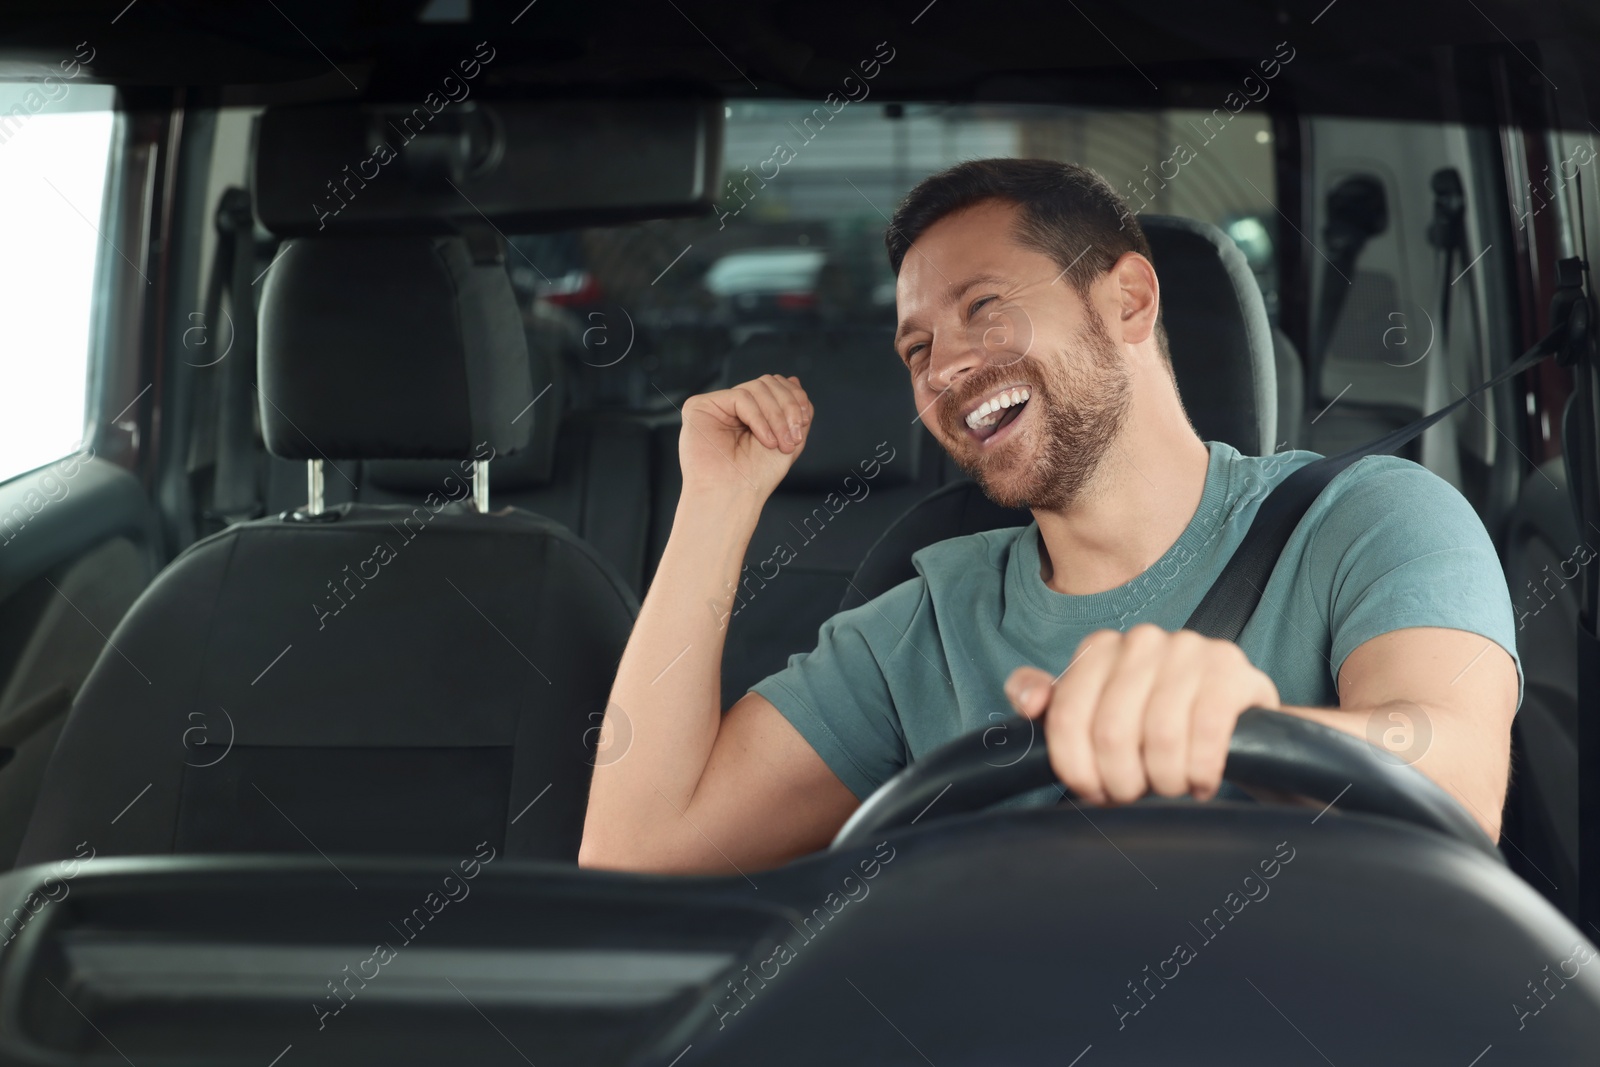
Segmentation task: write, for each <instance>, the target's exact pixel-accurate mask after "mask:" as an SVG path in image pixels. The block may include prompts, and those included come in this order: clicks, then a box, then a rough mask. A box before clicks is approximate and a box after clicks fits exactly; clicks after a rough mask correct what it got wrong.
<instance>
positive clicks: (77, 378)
mask: <svg viewBox="0 0 1600 1067" xmlns="http://www.w3.org/2000/svg"><path fill="white" fill-rule="evenodd" d="M63 69H66V68H63ZM72 69H74V70H81V68H79V67H78V64H76V63H73V64H72ZM41 73H43V71H41ZM113 97H114V90H113V89H111V88H110V87H109V86H102V85H90V84H86V83H78V82H74V81H73V79H72V78H71V77H69V76H65V75H61V74H52V75H51V76H50V77H48V78H45V79H44V80H43V81H38V82H13V83H9V84H0V244H3V247H4V249H5V254H4V255H3V256H0V382H3V383H4V387H3V388H0V481H5V480H7V479H10V478H14V477H16V476H17V475H19V474H22V473H24V472H25V471H30V470H33V469H35V468H38V467H41V466H44V465H45V464H47V463H50V462H51V461H52V460H56V459H60V458H61V457H63V456H66V455H68V454H70V453H72V452H75V451H77V450H78V449H79V448H80V447H81V446H82V444H83V436H84V424H85V409H86V403H85V401H86V397H87V391H88V383H89V344H90V337H91V329H90V328H91V320H92V318H93V314H94V304H95V291H94V283H95V275H96V265H97V263H98V262H99V261H100V259H101V258H102V257H104V256H116V255H118V254H119V253H118V252H117V251H116V250H114V249H113V248H112V247H111V246H110V245H109V244H108V243H107V242H106V241H105V240H103V239H102V237H101V233H102V232H103V230H104V226H103V224H102V221H101V213H102V206H103V201H104V196H105V187H106V174H107V167H108V164H109V162H110V158H111V139H112V125H113V119H114V112H113V110H112V104H113Z"/></svg>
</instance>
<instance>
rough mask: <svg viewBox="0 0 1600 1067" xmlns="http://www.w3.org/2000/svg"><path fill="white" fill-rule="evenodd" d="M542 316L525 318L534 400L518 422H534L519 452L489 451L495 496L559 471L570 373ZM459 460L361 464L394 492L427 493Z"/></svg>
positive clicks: (373, 480) (366, 474) (371, 479)
mask: <svg viewBox="0 0 1600 1067" xmlns="http://www.w3.org/2000/svg"><path fill="white" fill-rule="evenodd" d="M538 319H539V316H537V315H535V316H533V317H532V318H530V319H527V320H525V325H526V331H525V336H526V337H527V342H528V373H529V376H530V377H531V378H532V384H533V397H534V402H533V407H531V408H529V409H528V412H527V414H525V415H523V416H522V417H521V418H519V419H517V423H518V425H521V424H522V423H532V425H531V426H530V427H529V429H528V441H527V443H526V444H525V445H524V446H523V447H522V449H521V450H520V451H518V452H517V453H515V454H514V455H504V456H501V455H496V456H492V457H490V459H491V463H490V467H489V491H490V499H491V500H493V499H494V494H497V493H505V492H514V491H516V490H518V489H529V488H532V487H534V486H538V485H544V484H546V483H548V482H549V481H550V480H551V479H552V478H554V477H555V458H556V436H557V434H558V433H559V431H560V429H561V419H562V413H563V411H564V410H565V407H566V402H567V388H566V374H565V370H564V367H563V366H562V354H561V351H560V338H559V336H558V335H555V334H553V333H552V331H551V330H550V329H549V328H548V327H547V326H545V325H542V324H541V323H540V322H539V321H538ZM486 454H487V453H486ZM454 466H455V464H453V463H451V462H449V461H446V460H417V459H380V460H372V461H370V462H368V463H365V464H363V465H362V480H363V481H364V482H366V483H370V484H372V485H374V486H376V487H378V488H379V489H386V490H388V491H389V492H391V493H400V494H408V493H409V494H418V493H425V492H429V491H431V490H435V489H437V488H438V487H439V484H440V482H441V480H442V479H444V478H445V477H446V476H447V475H449V473H450V472H451V470H452V469H453V468H454Z"/></svg>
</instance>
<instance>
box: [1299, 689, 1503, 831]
mask: <svg viewBox="0 0 1600 1067" xmlns="http://www.w3.org/2000/svg"><path fill="white" fill-rule="evenodd" d="M1280 710H1282V711H1285V712H1288V713H1289V714H1292V715H1298V716H1300V717H1301V718H1305V719H1311V720H1314V721H1316V722H1320V723H1322V724H1323V725H1324V726H1331V727H1333V728H1334V729H1335V730H1340V731H1343V732H1344V733H1347V734H1351V735H1352V736H1355V737H1358V738H1361V739H1362V740H1364V741H1370V742H1372V743H1373V744H1376V745H1377V746H1379V747H1380V748H1382V749H1384V750H1385V751H1387V752H1388V753H1389V754H1390V755H1392V756H1394V757H1395V759H1396V760H1398V761H1401V762H1403V763H1407V764H1410V765H1411V766H1413V767H1415V768H1416V769H1417V770H1419V771H1421V772H1422V773H1423V774H1425V775H1427V776H1428V777H1429V778H1431V779H1433V781H1434V782H1436V783H1438V784H1439V785H1440V786H1441V787H1443V788H1444V790H1445V791H1446V792H1448V793H1449V794H1450V795H1451V796H1453V797H1455V798H1456V799H1457V800H1458V801H1460V802H1461V804H1462V806H1463V807H1465V808H1466V809H1467V811H1468V812H1469V813H1470V814H1471V815H1472V816H1473V817H1474V818H1475V819H1477V821H1478V824H1479V825H1480V826H1482V827H1483V829H1484V832H1485V833H1487V834H1488V835H1489V836H1490V837H1491V838H1493V839H1495V840H1498V839H1499V836H1500V816H1501V809H1502V808H1503V807H1504V806H1505V799H1506V785H1507V781H1508V775H1509V770H1510V763H1511V738H1510V733H1509V730H1506V731H1500V730H1498V729H1491V728H1489V727H1487V726H1486V724H1485V723H1483V722H1480V721H1478V720H1477V719H1476V718H1474V717H1472V716H1470V715H1467V714H1464V713H1463V712H1461V711H1460V710H1459V709H1456V708H1453V707H1449V706H1447V705H1437V704H1436V705H1431V706H1428V707H1424V706H1423V705H1421V704H1418V703H1417V702H1415V701H1411V700H1395V701H1390V702H1389V703H1386V704H1381V705H1376V706H1368V707H1338V708H1308V707H1291V706H1285V707H1283V708H1281V709H1280Z"/></svg>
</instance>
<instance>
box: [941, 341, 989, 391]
mask: <svg viewBox="0 0 1600 1067" xmlns="http://www.w3.org/2000/svg"><path fill="white" fill-rule="evenodd" d="M983 361H984V352H983V348H982V346H981V345H977V344H974V343H973V340H972V338H971V337H969V336H967V334H966V331H956V332H954V333H946V334H944V335H942V336H937V337H935V338H934V339H933V353H932V358H931V359H930V360H929V363H928V384H929V385H931V386H932V387H933V388H935V389H937V390H939V391H940V392H944V391H946V390H948V389H950V388H951V387H952V386H954V385H955V384H956V382H958V381H960V380H961V378H962V377H963V376H964V375H966V374H969V373H971V372H972V371H975V370H977V369H978V368H979V367H981V366H983Z"/></svg>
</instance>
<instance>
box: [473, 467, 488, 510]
mask: <svg viewBox="0 0 1600 1067" xmlns="http://www.w3.org/2000/svg"><path fill="white" fill-rule="evenodd" d="M472 504H473V506H474V507H476V508H477V509H478V513H479V514H480V515H487V514H488V513H489V461H488V460H486V459H478V460H473V462H472Z"/></svg>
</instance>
